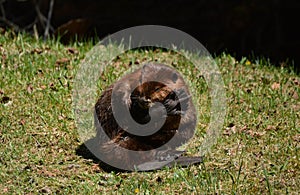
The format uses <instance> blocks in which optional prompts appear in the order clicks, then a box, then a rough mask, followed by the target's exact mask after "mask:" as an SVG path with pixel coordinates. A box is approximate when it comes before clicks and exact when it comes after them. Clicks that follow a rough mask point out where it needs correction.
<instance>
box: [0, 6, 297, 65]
mask: <svg viewBox="0 0 300 195" xmlns="http://www.w3.org/2000/svg"><path fill="white" fill-rule="evenodd" d="M49 3H50V0H40V1H38V0H28V1H17V0H10V1H8V0H7V1H5V2H4V3H2V11H3V10H4V11H5V15H3V13H2V20H1V21H0V24H1V26H6V27H7V26H10V27H12V26H14V27H15V28H16V27H18V28H19V30H20V29H25V30H26V31H28V32H31V33H32V32H33V24H36V26H37V30H38V31H39V33H40V34H41V35H43V33H44V30H45V21H44V23H43V21H42V20H41V19H39V17H38V14H37V9H36V7H35V5H37V7H38V9H39V10H40V11H41V13H42V14H43V15H44V16H45V17H46V18H47V15H48V11H49V7H50V6H49ZM299 11H300V1H297V0H290V1H284V0H272V1H271V0H264V1H261V0H245V1H240V0H226V1H225V0H172V1H169V0H168V1H167V0H165V1H162V0H161V1H158V0H153V1H141V0H140V1H135V0H123V1H112V0H111V1H107V0H64V1H61V0H56V1H54V7H53V13H52V18H51V20H50V22H51V27H52V29H50V33H52V34H54V35H57V34H64V32H65V31H66V30H67V31H68V33H66V34H64V36H62V38H61V41H62V42H64V43H67V42H68V41H69V40H70V39H72V38H74V34H77V38H82V37H88V36H94V35H95V34H97V36H99V38H100V39H101V38H103V37H105V36H106V35H108V34H112V33H114V32H116V31H119V30H122V29H124V28H128V27H132V26H136V25H145V24H154V25H164V26H170V27H173V28H177V29H179V30H182V31H184V32H186V33H188V34H190V35H192V36H193V37H195V38H196V39H197V40H198V41H200V42H201V43H202V44H203V45H204V46H205V47H206V48H207V49H208V50H209V51H210V53H212V54H220V53H222V52H224V51H225V52H228V53H230V54H232V55H234V56H236V57H237V58H238V59H240V58H241V57H242V56H246V57H253V56H255V57H261V56H263V57H265V58H270V61H271V62H272V63H274V64H275V65H279V66H283V65H286V64H289V65H293V64H294V66H295V68H296V69H297V70H299V64H300V56H299V47H300V39H299V35H300V30H299V24H300V21H299V18H300V17H299V16H300V14H299ZM3 16H5V18H4V19H5V20H3ZM74 19H77V20H74ZM7 21H10V22H12V23H13V24H14V25H12V24H11V23H8V22H7ZM285 62H288V63H285Z"/></svg>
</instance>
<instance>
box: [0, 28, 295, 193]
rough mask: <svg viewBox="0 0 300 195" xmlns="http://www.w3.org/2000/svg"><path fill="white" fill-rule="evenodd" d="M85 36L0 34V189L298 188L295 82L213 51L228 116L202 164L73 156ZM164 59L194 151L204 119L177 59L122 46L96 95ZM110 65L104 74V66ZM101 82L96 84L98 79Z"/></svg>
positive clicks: (199, 84) (263, 64) (201, 85)
mask: <svg viewBox="0 0 300 195" xmlns="http://www.w3.org/2000/svg"><path fill="white" fill-rule="evenodd" d="M92 46H93V45H92V44H91V43H90V42H87V43H76V44H73V45H69V46H63V45H61V44H60V43H58V42H57V41H52V40H49V41H47V42H42V41H38V40H34V39H33V38H30V37H28V36H26V35H16V34H14V33H11V32H6V33H5V34H2V35H0V55H1V58H0V59H1V62H0V63H1V64H0V144H1V147H0V194H12V193H15V194H30V193H31V194H39V193H41V192H45V193H58V194H95V193H109V194H110V193H120V194H134V193H136V194H182V193H193V194H245V193H246V194H258V193H262V194H285V193H288V194H298V193H299V192H300V187H299V186H300V176H299V175H300V167H299V166H300V163H299V160H300V159H299V158H300V157H299V147H300V121H299V118H300V117H299V115H300V114H299V113H300V112H299V111H300V101H299V98H300V97H299V96H300V78H299V76H297V75H296V74H295V73H293V71H291V70H289V69H288V68H284V67H282V68H280V67H275V66H270V65H268V61H267V60H263V59H258V60H255V59H251V61H249V60H248V59H246V58H243V59H242V60H241V61H237V60H236V59H234V58H233V57H231V56H230V55H228V54H223V55H221V56H218V57H216V62H217V64H218V65H219V68H220V70H221V72H222V75H223V79H224V82H225V85H226V92H227V103H228V113H227V117H226V120H225V124H224V128H223V130H222V134H221V136H220V137H219V139H218V143H217V144H216V145H214V147H213V148H212V150H211V152H210V153H209V154H207V155H206V158H205V161H204V163H202V164H200V165H197V166H191V167H189V168H179V167H174V168H171V169H167V168H166V169H164V170H159V171H152V172H132V173H120V172H114V171H112V172H105V171H103V170H102V169H101V167H99V166H98V164H97V163H96V162H95V161H92V160H91V159H85V158H83V157H81V156H79V155H77V154H76V150H77V148H78V147H79V146H80V145H81V144H82V143H81V141H80V138H79V136H78V132H77V129H76V124H75V120H74V115H73V113H72V86H73V81H74V77H75V74H76V70H77V69H78V65H79V63H80V61H81V60H83V58H84V56H85V54H86V52H88V51H89V50H90V49H91V48H92ZM147 60H157V61H159V62H164V63H169V64H172V62H173V65H174V66H175V67H176V68H178V69H180V70H181V71H182V72H183V74H184V75H185V76H186V78H187V79H188V80H190V83H191V88H193V89H194V90H192V91H193V94H194V95H195V96H196V97H197V98H196V99H197V100H196V101H198V102H197V104H198V105H199V106H198V110H199V117H200V120H199V125H198V128H197V132H196V136H195V139H193V140H192V141H191V143H190V144H189V150H188V152H189V154H190V155H194V154H195V152H196V148H197V146H198V145H199V144H201V141H200V140H201V138H202V137H203V135H204V131H205V128H206V127H207V124H208V122H209V105H208V101H209V97H208V89H207V87H206V85H205V81H204V80H203V79H202V80H201V79H197V78H196V77H195V75H193V71H191V69H192V68H191V67H190V66H187V67H188V68H184V66H182V65H184V64H188V63H189V62H187V61H186V60H185V59H184V58H183V57H182V56H181V55H179V54H176V53H174V52H168V51H161V50H154V51H142V50H135V51H130V52H127V53H125V54H123V55H122V56H120V57H119V58H118V59H115V60H114V61H113V63H112V65H113V66H112V67H114V66H115V67H116V66H117V67H121V68H113V69H110V70H109V69H108V70H107V71H105V73H104V75H103V78H102V79H103V80H102V81H101V80H100V81H99V85H98V86H99V92H100V91H101V89H103V88H104V87H105V86H107V85H108V84H110V83H111V82H113V80H115V79H116V78H118V77H119V76H120V75H121V73H122V72H123V71H124V70H126V69H128V68H129V67H130V66H131V65H132V64H135V63H142V62H143V61H147ZM112 70H114V71H112ZM104 80H105V82H104Z"/></svg>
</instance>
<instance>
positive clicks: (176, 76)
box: [172, 73, 178, 83]
mask: <svg viewBox="0 0 300 195" xmlns="http://www.w3.org/2000/svg"><path fill="white" fill-rule="evenodd" d="M177 80H178V75H177V74H176V73H173V75H172V81H173V83H176V81H177Z"/></svg>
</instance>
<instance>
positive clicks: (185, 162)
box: [76, 138, 204, 173]
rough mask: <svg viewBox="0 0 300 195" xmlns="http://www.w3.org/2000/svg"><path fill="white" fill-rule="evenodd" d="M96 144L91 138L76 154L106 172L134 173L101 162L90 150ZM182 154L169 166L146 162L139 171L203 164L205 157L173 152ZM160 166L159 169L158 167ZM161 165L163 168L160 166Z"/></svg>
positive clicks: (158, 162) (170, 162) (169, 163)
mask: <svg viewBox="0 0 300 195" xmlns="http://www.w3.org/2000/svg"><path fill="white" fill-rule="evenodd" d="M96 145H97V144H96V138H91V139H89V140H87V141H86V142H85V143H83V144H81V145H80V146H79V147H78V148H77V149H76V154H77V155H79V156H81V157H83V158H84V159H89V160H92V161H93V162H94V163H96V164H99V167H100V168H101V169H102V170H103V171H105V172H112V171H113V172H115V173H120V172H122V173H124V172H132V171H127V170H122V169H118V168H115V167H112V166H110V165H109V164H106V163H105V162H102V161H101V160H99V159H98V158H97V157H96V156H95V155H94V154H93V153H92V152H91V151H90V150H89V149H88V148H91V147H95V146H96ZM178 152H180V155H179V156H178V157H176V158H175V159H173V160H170V161H169V162H168V163H167V164H166V163H164V162H167V161H157V160H154V161H151V162H146V163H145V164H143V165H142V167H145V169H140V170H139V171H146V172H148V171H154V170H158V169H162V168H163V167H165V166H166V167H169V168H172V167H174V166H179V167H188V166H191V165H197V164H200V163H202V162H203V158H204V157H203V156H194V157H188V156H183V155H181V154H184V153H185V152H184V151H176V150H175V151H173V154H174V155H175V153H178ZM157 165H158V167H157ZM160 165H161V166H160Z"/></svg>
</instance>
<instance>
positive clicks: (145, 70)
mask: <svg viewBox="0 0 300 195" xmlns="http://www.w3.org/2000/svg"><path fill="white" fill-rule="evenodd" d="M148 69H149V64H145V65H143V67H142V71H141V76H140V84H142V83H143V82H144V77H145V76H146V75H147V71H148Z"/></svg>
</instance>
